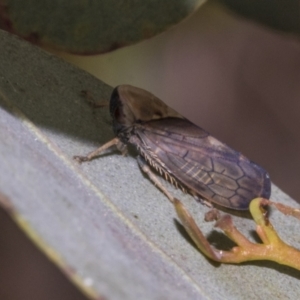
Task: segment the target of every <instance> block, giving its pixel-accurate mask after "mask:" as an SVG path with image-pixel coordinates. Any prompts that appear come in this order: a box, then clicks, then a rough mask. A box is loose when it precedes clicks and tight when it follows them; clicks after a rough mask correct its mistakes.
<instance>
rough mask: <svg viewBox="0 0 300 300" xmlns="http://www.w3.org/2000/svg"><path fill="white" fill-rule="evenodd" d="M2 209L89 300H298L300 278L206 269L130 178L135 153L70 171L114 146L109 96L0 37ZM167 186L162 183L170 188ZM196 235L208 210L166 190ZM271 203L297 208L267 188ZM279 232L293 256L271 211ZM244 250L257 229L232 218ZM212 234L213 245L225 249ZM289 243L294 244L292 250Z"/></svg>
mask: <svg viewBox="0 0 300 300" xmlns="http://www.w3.org/2000/svg"><path fill="white" fill-rule="evenodd" d="M0 47H1V56H0V153H1V164H0V191H1V196H0V204H1V205H2V206H3V207H5V208H6V210H7V211H9V212H10V214H11V215H12V217H13V219H14V220H15V221H16V222H17V224H19V225H20V226H21V228H22V229H23V230H24V231H25V232H26V234H28V235H29V236H30V237H31V238H32V240H33V241H34V242H35V243H36V244H37V246H39V247H40V248H41V249H42V250H43V251H44V252H45V253H46V254H47V255H48V257H50V258H51V259H52V260H53V261H54V262H55V263H56V264H57V265H59V266H60V267H61V268H62V270H64V272H65V274H66V275H67V276H68V277H69V278H71V279H72V280H73V282H75V283H76V284H77V285H78V286H79V287H81V288H82V290H83V291H85V292H86V294H87V295H89V296H90V297H91V298H93V299H96V298H101V297H104V298H107V299H122V300H126V299H166V298H168V299H180V300H182V299H216V300H218V299H224V298H225V299H239V300H240V299H267V298H268V299H269V298H282V299H297V297H298V295H299V294H300V286H299V272H297V271H295V270H292V269H288V268H286V267H282V266H278V265H277V264H272V263H267V262H261V263H253V264H248V265H241V266H235V265H226V266H216V265H213V264H211V262H209V261H208V260H207V259H206V258H205V257H204V256H203V255H202V254H201V253H199V252H198V251H197V249H196V248H195V247H194V246H193V245H192V244H191V241H190V240H189V239H188V238H187V237H186V236H184V235H183V232H184V231H183V230H182V227H181V226H180V225H179V223H178V222H176V221H174V219H176V218H177V217H176V213H175V211H174V210H173V207H172V205H171V204H170V203H169V201H168V200H167V199H166V198H165V196H164V195H163V194H162V193H161V192H160V191H158V190H157V188H156V187H154V186H153V185H152V184H151V182H150V181H149V180H148V179H147V178H145V177H144V176H143V175H142V173H141V171H140V170H139V168H138V165H137V162H136V159H135V152H134V151H132V152H131V154H130V155H129V156H128V157H126V158H124V157H122V156H121V155H120V154H119V153H118V152H113V151H112V152H110V153H107V154H106V155H104V156H103V157H101V158H99V159H97V160H95V161H93V162H90V163H86V164H82V165H78V164H77V163H76V162H75V161H74V160H73V159H72V157H73V155H81V154H85V153H87V152H88V151H90V150H92V149H94V148H95V147H97V146H99V145H100V144H103V143H104V142H106V141H108V140H109V139H111V138H112V137H113V132H112V129H111V124H110V117H109V113H108V111H107V109H106V108H103V109H97V110H93V109H92V108H91V107H90V106H89V105H87V103H86V101H85V100H84V99H83V98H82V97H81V96H80V92H81V91H82V90H86V91H88V92H89V95H91V96H93V97H94V99H95V100H98V99H99V100H103V99H108V97H109V94H110V92H111V90H112V89H111V87H109V86H107V85H105V84H104V83H102V82H100V81H99V80H97V79H95V78H94V77H92V76H91V75H88V74H87V73H85V72H82V71H80V70H78V69H77V68H75V67H73V66H71V65H69V64H67V63H65V62H63V61H61V60H59V59H57V58H55V57H53V56H50V55H48V54H46V53H44V52H43V51H41V50H40V49H38V48H36V47H34V46H32V45H30V44H28V43H26V42H25V41H23V40H19V39H17V38H15V37H13V36H11V35H9V34H7V33H5V32H0ZM166 184H167V183H166ZM168 188H169V189H170V190H171V191H172V193H173V194H174V196H175V197H177V198H178V199H180V200H182V201H183V203H184V204H185V205H186V206H187V208H188V209H189V211H191V213H192V214H193V216H195V220H196V222H197V223H198V224H199V225H200V226H201V230H203V232H204V234H207V233H208V232H211V228H212V224H211V223H205V222H203V218H204V214H205V213H206V212H207V211H208V209H207V208H206V207H204V206H202V205H200V204H199V203H197V202H196V201H194V200H193V199H192V197H190V196H189V195H184V194H183V193H182V192H180V191H178V190H175V189H174V188H172V187H171V186H169V185H168ZM272 199H274V200H275V201H280V202H283V203H286V204H288V205H292V203H293V201H292V200H291V199H290V198H289V197H287V196H286V195H285V194H284V193H282V192H281V191H280V190H278V189H277V188H276V187H274V186H273V194H272ZM273 217H274V218H275V219H276V225H277V226H278V228H276V229H277V230H278V232H279V234H280V236H282V237H283V238H284V239H285V240H286V241H287V242H288V243H289V244H293V245H294V246H296V247H299V244H300V239H299V229H298V228H299V226H298V223H297V222H295V221H292V222H291V221H290V218H285V217H284V216H282V214H280V213H278V215H276V211H275V212H274V216H273ZM234 222H235V224H236V225H237V226H238V227H239V229H240V230H242V231H243V233H244V234H245V235H246V236H247V237H248V238H250V239H252V238H253V237H252V235H251V232H250V231H251V229H252V228H253V227H252V226H253V224H252V221H251V220H247V218H241V217H234ZM219 238H220V236H219V235H218V233H214V234H212V235H210V236H209V241H210V242H212V241H214V242H213V243H215V242H216V243H221V245H222V246H224V245H225V247H226V245H227V243H226V241H223V240H220V239H219ZM289 239H290V240H289Z"/></svg>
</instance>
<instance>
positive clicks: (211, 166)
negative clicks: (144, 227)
mask: <svg viewBox="0 0 300 300" xmlns="http://www.w3.org/2000/svg"><path fill="white" fill-rule="evenodd" d="M109 110H110V114H111V117H112V121H113V130H114V133H115V135H116V137H115V138H114V139H113V140H111V141H110V142H108V143H106V144H105V145H103V146H102V147H100V148H99V149H97V150H96V151H93V152H91V153H90V154H88V155H87V156H75V157H74V158H75V159H76V160H77V161H79V162H83V161H89V160H91V159H93V158H94V157H96V156H99V155H100V154H101V153H102V152H103V151H105V150H106V149H108V148H110V147H111V146H114V145H116V146H117V148H118V149H119V150H120V151H121V152H122V153H125V152H126V148H127V145H128V144H132V145H133V146H135V147H136V149H137V151H138V153H139V156H138V162H139V164H140V166H141V168H142V170H143V171H144V172H146V173H147V174H148V175H149V177H150V179H151V180H152V181H153V182H154V183H155V185H157V186H158V187H159V188H160V189H161V190H162V191H163V192H164V193H165V195H166V196H167V197H168V198H169V200H170V201H171V202H172V203H174V199H175V198H174V197H173V196H172V195H171V193H170V192H169V191H168V190H167V189H166V188H165V187H164V186H163V185H162V183H161V182H160V180H159V179H158V178H157V175H156V174H155V172H153V170H156V171H157V172H158V173H160V174H161V175H163V176H164V177H165V178H166V179H167V180H169V181H170V182H171V183H172V184H174V185H175V186H176V187H178V186H179V187H180V188H182V189H183V190H185V191H187V192H189V193H190V194H192V195H193V196H196V197H199V198H201V199H205V200H206V201H208V202H209V203H212V204H215V205H217V206H220V207H226V208H230V209H235V210H247V209H248V207H249V203H250V201H251V200H252V199H253V198H256V197H263V198H269V197H270V193H271V182H270V178H269V175H268V173H267V172H266V171H265V170H264V169H263V168H262V167H260V166H259V165H257V164H256V163H254V162H252V161H251V160H249V159H248V158H246V157H245V156H243V155H242V154H240V153H239V152H237V151H235V150H233V149H231V148H230V147H228V146H227V145H225V144H224V143H222V142H220V141H219V140H217V139H216V138H214V137H212V136H211V135H210V134H209V133H208V132H206V131H205V130H203V129H202V128H200V127H198V126H196V125H194V124H193V123H192V122H190V121H189V120H187V119H186V118H184V117H183V116H181V115H180V114H179V113H177V112H176V111H175V110H173V109H172V108H170V107H169V106H167V105H166V104H165V103H164V102H163V101H161V100H160V99H158V98H157V97H155V96H154V95H153V94H151V93H149V92H147V91H145V90H142V89H140V88H137V87H133V86H130V85H120V86H118V87H116V88H115V89H114V90H113V92H112V95H111V99H110V103H109ZM176 201H177V200H176Z"/></svg>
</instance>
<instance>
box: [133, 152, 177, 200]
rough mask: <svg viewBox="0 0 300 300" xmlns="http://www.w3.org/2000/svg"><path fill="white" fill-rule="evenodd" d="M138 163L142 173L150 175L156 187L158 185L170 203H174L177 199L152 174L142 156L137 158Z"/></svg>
mask: <svg viewBox="0 0 300 300" xmlns="http://www.w3.org/2000/svg"><path fill="white" fill-rule="evenodd" d="M137 161H138V163H139V166H140V168H141V169H142V171H143V172H144V173H146V174H147V175H148V177H149V178H150V180H151V181H152V182H153V183H154V185H156V186H157V187H158V188H159V189H160V190H161V191H162V192H163V193H164V194H165V195H166V196H167V197H168V199H169V200H170V202H171V203H173V202H174V199H175V198H174V197H173V196H172V195H171V193H170V192H169V191H168V190H167V189H166V188H165V187H164V186H163V184H162V183H161V182H160V180H159V179H158V178H157V176H156V175H155V174H154V173H153V172H152V170H151V169H150V167H149V166H148V165H147V163H146V161H145V160H144V159H143V158H142V157H141V156H138V157H137Z"/></svg>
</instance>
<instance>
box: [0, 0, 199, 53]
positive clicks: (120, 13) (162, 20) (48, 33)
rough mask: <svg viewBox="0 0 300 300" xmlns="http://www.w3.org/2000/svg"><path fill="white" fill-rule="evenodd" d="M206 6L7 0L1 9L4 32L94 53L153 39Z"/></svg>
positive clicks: (195, 1)
mask: <svg viewBox="0 0 300 300" xmlns="http://www.w3.org/2000/svg"><path fill="white" fill-rule="evenodd" d="M203 2H204V0H188V1H187V0H168V1H166V0H165V1H160V0H144V1H135V0H129V1H128V0H127V1H119V0H106V1H105V0H101V1H69V0H56V1H53V0H44V1H40V0H29V1H22V0H7V1H5V5H3V6H2V10H1V9H0V16H1V18H0V28H2V29H5V30H7V31H10V32H12V33H16V34H17V35H19V36H21V37H23V38H25V39H27V40H29V41H31V42H34V43H37V44H40V45H44V46H50V47H55V48H57V49H60V50H64V51H69V52H73V53H78V54H79V53H80V54H96V53H101V52H107V51H111V50H114V49H117V48H120V47H123V46H126V45H130V44H133V43H136V42H138V41H141V40H144V39H147V38H150V37H152V36H154V35H156V34H158V33H160V32H162V31H164V30H166V29H167V28H169V27H170V26H172V25H174V24H176V23H178V22H180V21H181V20H182V19H184V18H186V17H187V16H188V15H190V14H191V13H192V12H193V11H194V10H195V9H196V8H197V7H198V6H199V5H200V4H201V3H203Z"/></svg>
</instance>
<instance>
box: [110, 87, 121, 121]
mask: <svg viewBox="0 0 300 300" xmlns="http://www.w3.org/2000/svg"><path fill="white" fill-rule="evenodd" d="M119 105H120V96H119V92H118V87H116V88H114V90H113V92H112V94H111V96H110V101H109V111H110V114H111V116H112V117H117V116H116V110H117V109H118V107H119Z"/></svg>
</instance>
